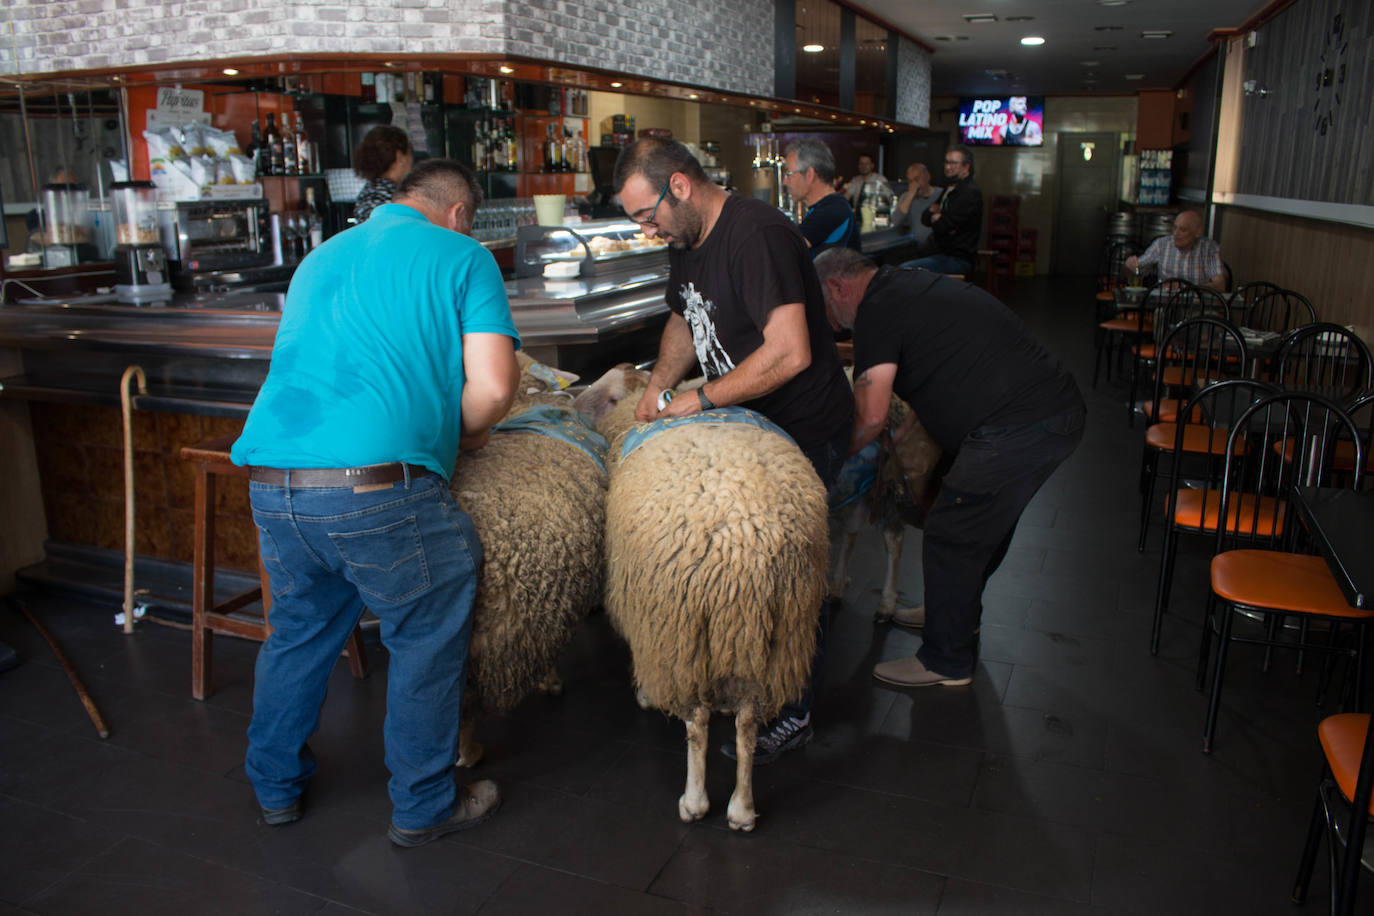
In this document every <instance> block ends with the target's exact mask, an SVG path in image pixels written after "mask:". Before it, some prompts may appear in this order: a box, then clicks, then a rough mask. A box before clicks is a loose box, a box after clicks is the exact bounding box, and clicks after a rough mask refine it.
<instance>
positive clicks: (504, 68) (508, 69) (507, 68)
mask: <svg viewBox="0 0 1374 916" xmlns="http://www.w3.org/2000/svg"><path fill="white" fill-rule="evenodd" d="M500 70H501V72H502V73H514V72H515V68H514V67H510V66H507V65H506V64H502V65H501V67H500Z"/></svg>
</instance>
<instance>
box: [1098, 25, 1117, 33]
mask: <svg viewBox="0 0 1374 916" xmlns="http://www.w3.org/2000/svg"><path fill="white" fill-rule="evenodd" d="M1093 31H1094V32H1120V31H1121V26H1119V25H1095V26H1093Z"/></svg>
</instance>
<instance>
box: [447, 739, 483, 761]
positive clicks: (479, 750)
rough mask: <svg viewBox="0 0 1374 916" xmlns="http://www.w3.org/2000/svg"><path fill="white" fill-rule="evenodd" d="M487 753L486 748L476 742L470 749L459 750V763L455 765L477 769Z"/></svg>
mask: <svg viewBox="0 0 1374 916" xmlns="http://www.w3.org/2000/svg"><path fill="white" fill-rule="evenodd" d="M485 753H486V748H484V747H482V745H480V744H478V743H477V742H476V741H474V742H472V744H471V745H469V746H468V747H464V748H461V749H460V750H459V752H458V762H457V763H456V764H454V765H455V766H460V767H475V766H477V764H479V763H481V762H482V755H483V754H485Z"/></svg>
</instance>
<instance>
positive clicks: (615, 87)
mask: <svg viewBox="0 0 1374 916" xmlns="http://www.w3.org/2000/svg"><path fill="white" fill-rule="evenodd" d="M624 85H625V84H624V83H620V82H615V83H611V88H612V89H619V88H620V87H621V86H624Z"/></svg>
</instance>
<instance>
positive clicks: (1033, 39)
mask: <svg viewBox="0 0 1374 916" xmlns="http://www.w3.org/2000/svg"><path fill="white" fill-rule="evenodd" d="M1044 43H1045V39H1043V38H1041V37H1040V36H1039V35H1027V36H1026V37H1025V38H1023V39H1021V44H1023V45H1025V46H1026V47H1028V48H1034V47H1038V46H1039V45H1043V44H1044Z"/></svg>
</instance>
